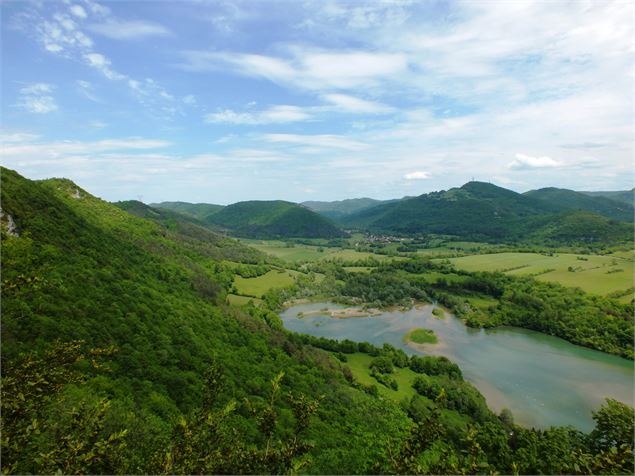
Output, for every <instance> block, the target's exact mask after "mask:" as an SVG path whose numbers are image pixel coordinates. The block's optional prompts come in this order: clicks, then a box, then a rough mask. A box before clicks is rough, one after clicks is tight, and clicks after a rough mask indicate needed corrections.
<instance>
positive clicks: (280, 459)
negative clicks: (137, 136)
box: [1, 169, 410, 474]
mask: <svg viewBox="0 0 635 476" xmlns="http://www.w3.org/2000/svg"><path fill="white" fill-rule="evenodd" d="M1 176H2V189H1V190H2V210H3V214H4V216H5V217H6V216H10V217H11V219H12V220H13V221H14V222H15V224H16V229H15V231H12V232H11V233H10V234H9V233H7V229H6V226H5V225H6V222H5V224H4V225H3V227H2V252H3V256H2V261H3V276H2V279H3V286H2V344H3V345H2V362H3V366H2V373H3V395H2V418H3V420H2V421H3V427H2V428H3V432H2V456H3V458H2V469H3V472H10V473H11V472H14V473H40V474H42V473H45V474H46V473H49V474H52V473H55V472H57V471H58V470H59V471H60V472H65V473H69V472H70V473H84V474H95V473H105V474H112V473H123V474H139V473H151V474H158V473H160V474H166V473H167V474H172V473H179V474H191V473H233V474H236V473H280V472H288V471H291V467H292V461H294V462H295V463H293V464H296V463H298V462H299V461H301V458H299V456H300V455H301V454H302V453H304V452H306V451H307V450H308V449H310V448H312V447H314V448H315V449H314V450H312V458H311V464H312V466H311V467H310V468H311V469H309V471H310V472H313V473H335V472H344V473H352V472H364V471H366V472H372V468H373V464H375V463H377V462H379V461H382V460H383V459H384V458H385V454H386V451H387V445H388V444H389V441H390V440H389V438H388V437H387V435H389V434H393V435H395V436H396V435H399V434H403V432H404V431H406V429H407V428H408V426H409V424H410V423H409V420H408V419H407V417H406V415H405V414H404V413H403V412H402V411H400V410H399V409H398V407H397V406H395V405H388V406H387V405H386V404H385V403H384V402H381V401H380V400H378V399H376V398H374V397H372V396H370V395H367V394H366V393H364V392H361V391H358V390H355V389H353V388H351V387H350V386H349V385H348V384H346V382H345V380H344V378H343V376H342V373H341V371H340V370H339V369H338V368H336V367H334V366H333V365H332V364H331V360H330V359H329V358H328V357H327V356H326V355H325V354H324V352H322V351H317V350H315V349H313V348H311V347H308V346H303V345H302V344H298V343H294V342H292V341H290V340H289V338H288V337H287V336H286V334H285V333H283V332H281V331H279V330H276V329H275V326H274V327H271V326H270V325H268V324H267V322H272V323H273V322H274V321H272V320H271V317H270V316H269V315H268V314H267V312H266V311H258V310H256V309H251V313H250V314H247V313H244V312H242V311H239V310H237V309H235V308H229V307H227V306H225V305H224V304H223V302H224V299H225V298H224V296H225V295H226V292H227V289H228V288H229V287H230V286H231V282H232V279H233V275H231V274H229V273H228V270H227V269H225V268H224V267H223V266H222V265H221V264H220V262H219V261H217V260H216V259H213V260H210V259H209V257H208V256H206V255H205V254H204V253H200V254H199V253H197V252H195V251H193V250H192V249H188V248H185V247H183V246H182V244H181V243H180V241H179V239H178V235H172V234H170V233H166V230H165V228H164V227H163V226H162V225H159V224H157V223H154V222H151V221H148V220H144V219H140V218H137V217H135V216H133V215H131V214H128V213H126V212H124V211H123V210H121V209H119V208H117V207H115V206H113V205H111V204H109V203H107V202H104V201H102V200H99V199H97V198H95V197H93V196H91V195H90V194H88V193H86V192H85V191H84V190H82V189H80V188H79V187H77V186H76V185H75V184H73V183H72V182H70V181H68V180H58V179H54V180H46V181H41V182H35V181H30V180H26V179H24V178H22V177H20V176H19V175H18V174H17V173H15V172H13V171H10V170H7V169H1ZM237 246H238V245H237ZM232 256H233V254H232ZM76 340H81V341H82V343H81V344H74V343H73V344H68V345H67V344H64V345H60V344H56V342H60V341H61V342H64V343H68V342H71V341H76ZM111 346H112V348H113V351H114V353H112V351H105V350H104V351H91V349H97V348H109V347H111ZM34 351H35V352H36V354H32V355H31V356H30V357H27V354H26V353H27V352H34ZM46 352H48V353H46ZM91 352H92V354H91ZM111 353H112V355H111V356H109V357H108V359H107V360H109V361H110V362H109V363H106V364H101V365H98V364H97V361H99V360H100V358H99V355H107V354H111ZM38 356H41V357H42V359H40V357H38ZM25 359H26V360H25ZM91 359H93V362H94V363H95V365H94V366H93V365H91V364H90V362H91ZM75 362H77V364H74V363H75ZM103 365H105V367H104V366H103ZM210 371H212V373H211V374H210V373H209V372H210ZM38 372H42V373H41V374H39V373H38ZM280 372H284V374H283V376H282V377H281V380H279V386H280V390H279V391H278V392H277V395H278V396H277V397H276V399H275V400H272V401H271V405H272V406H270V405H269V404H268V403H267V402H268V401H269V395H270V394H271V389H272V386H271V383H270V382H271V380H272V379H274V378H275V377H276V376H277V375H279V374H280ZM221 374H222V377H221ZM38 375H41V378H40V377H38ZM206 375H207V376H206ZM221 381H222V382H223V383H222V384H221ZM9 388H10V389H12V390H11V393H5V392H4V391H5V390H6V389H9ZM205 388H207V389H208V391H209V392H212V393H205V391H204V389H205ZM289 392H291V395H292V396H291V397H288V396H287V394H288V393H289ZM20 395H22V398H23V399H22V400H21V399H20V398H19V396H20ZM206 395H207V396H206ZM25 396H26V397H25ZM24 398H26V400H24ZM293 398H295V400H294V399H293ZM302 398H306V400H298V399H302ZM245 399H249V401H250V402H251V403H249V402H247V401H246V400H245ZM318 400H321V402H322V403H320V407H319V410H318V413H316V415H315V416H314V417H313V418H312V419H311V427H310V430H308V433H306V431H305V433H306V435H303V436H302V438H307V439H308V440H309V441H311V442H312V444H311V445H308V446H307V445H304V442H303V441H304V440H303V439H301V440H297V441H296V443H293V441H294V440H293V439H294V438H295V437H294V430H293V428H294V425H295V423H293V422H294V421H295V420H294V412H295V414H296V415H300V414H301V412H302V411H303V410H302V408H304V407H302V405H304V403H302V402H305V403H307V404H308V403H310V402H313V401H318ZM104 402H105V403H104ZM232 402H234V403H232ZM294 402H295V403H294ZM305 407H306V406H305ZM71 408H72V409H71ZM268 408H269V409H268ZM252 410H253V411H254V412H255V415H253V414H252ZM272 412H273V413H272ZM298 412H300V413H298ZM368 414H372V415H373V421H369V420H368V419H367V418H366V415H368ZM263 415H264V416H263ZM307 415H310V413H308V414H307ZM265 416H266V418H267V421H268V422H270V424H272V425H273V426H271V427H268V428H270V429H266V430H262V431H261V430H260V429H262V428H263V427H262V426H261V424H260V423H258V422H261V421H263V420H262V419H263V418H265ZM212 418H214V419H215V420H212ZM221 418H222V420H221ZM307 418H308V416H307ZM206 421H207V422H210V423H211V422H212V421H214V425H215V426H213V427H210V426H207V423H205V422H206ZM305 423H308V421H306V422H305ZM303 424H304V423H303ZM29 425H38V426H37V428H36V431H37V433H36V434H34V433H33V432H32V431H31V430H30V429H29V428H30V426H29ZM263 431H264V434H263ZM190 432H194V434H193V436H192V435H190V436H188V435H189V434H190ZM197 432H200V433H197ZM372 434H374V435H376V436H375V437H374V438H373V440H374V441H375V445H374V447H373V449H372V450H370V451H368V448H367V438H368V435H372ZM36 435H37V436H36ZM382 435H384V436H382ZM122 438H125V445H123V446H122V445H120V444H119V441H120V439H122ZM300 443H301V444H302V445H304V446H297V445H299V444H300ZM294 445H295V446H294ZM265 447H267V448H270V452H269V453H268V455H267V456H266V457H265V451H264V448H265ZM344 447H346V448H347V452H346V453H342V451H341V448H344ZM209 448H211V449H209ZM260 449H262V451H261V450H260ZM42 454H44V455H47V456H40V455H42ZM192 454H193V455H194V458H199V457H200V458H202V459H200V460H197V459H192V460H190V459H188V458H189V457H188V456H187V455H192ZM210 458H211V459H210Z"/></svg>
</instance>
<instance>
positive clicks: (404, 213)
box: [347, 182, 556, 240]
mask: <svg viewBox="0 0 635 476" xmlns="http://www.w3.org/2000/svg"><path fill="white" fill-rule="evenodd" d="M555 211H556V209H555V207H553V206H551V205H549V204H545V203H544V202H541V201H539V200H534V199H531V198H528V197H524V196H523V195H521V194H518V193H516V192H512V191H511V190H506V189H504V188H501V187H497V186H496V185H492V184H488V183H483V182H469V183H467V184H465V185H463V186H462V187H461V188H453V189H450V190H448V191H442V192H432V193H428V194H424V195H421V196H419V197H415V198H410V199H406V200H401V201H399V202H394V203H389V204H385V205H379V206H377V207H374V208H371V209H369V210H365V211H361V212H359V213H356V214H353V215H351V216H350V217H349V218H348V219H347V223H348V225H349V226H358V227H361V228H368V229H370V230H376V231H385V232H394V233H402V234H417V233H435V234H444V235H455V236H460V237H463V238H469V239H474V240H478V239H486V240H503V239H507V238H515V237H517V236H518V235H519V233H518V228H517V227H518V224H519V223H522V221H523V220H524V219H525V218H526V217H529V216H536V215H543V214H547V213H553V212H555Z"/></svg>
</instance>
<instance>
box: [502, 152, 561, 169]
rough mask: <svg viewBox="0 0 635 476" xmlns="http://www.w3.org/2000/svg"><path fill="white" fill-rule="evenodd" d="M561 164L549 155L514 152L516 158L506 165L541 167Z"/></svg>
mask: <svg viewBox="0 0 635 476" xmlns="http://www.w3.org/2000/svg"><path fill="white" fill-rule="evenodd" d="M561 166H562V163H561V162H558V161H557V160H554V159H552V158H551V157H547V156H543V157H532V156H530V155H525V154H516V158H515V159H514V160H513V161H512V162H510V163H509V165H508V167H509V168H510V169H543V168H553V167H561Z"/></svg>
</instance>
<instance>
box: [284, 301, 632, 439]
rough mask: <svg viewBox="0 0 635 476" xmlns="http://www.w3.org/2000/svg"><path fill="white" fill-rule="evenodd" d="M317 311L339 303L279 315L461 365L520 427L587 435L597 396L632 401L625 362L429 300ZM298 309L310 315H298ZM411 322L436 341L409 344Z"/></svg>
mask: <svg viewBox="0 0 635 476" xmlns="http://www.w3.org/2000/svg"><path fill="white" fill-rule="evenodd" d="M324 308H330V309H336V308H342V306H338V305H336V304H333V303H325V302H321V303H311V304H301V305H297V306H293V307H290V308H288V309H286V310H285V311H283V312H282V313H281V315H280V317H281V318H282V320H283V323H284V326H285V327H286V328H287V329H289V330H292V331H295V332H300V333H305V334H310V335H313V336H319V337H329V338H333V339H340V340H342V339H350V340H353V341H357V342H363V341H366V342H370V343H371V344H374V345H377V346H381V345H383V344H384V343H385V342H387V343H389V344H392V345H393V346H395V347H396V348H399V349H402V350H404V351H405V352H406V353H408V354H428V355H443V356H446V357H448V358H449V359H450V360H452V361H453V362H455V363H457V364H458V365H459V366H460V367H461V370H462V371H463V374H464V376H465V378H466V380H469V381H470V382H472V383H473V384H474V385H475V386H476V387H477V388H478V389H479V390H480V392H481V393H482V394H483V395H484V396H485V398H486V399H487V403H488V405H489V407H490V408H491V409H492V410H494V411H496V412H499V411H500V410H501V409H503V408H509V409H510V410H511V411H512V412H513V414H514V419H515V421H516V422H517V423H519V424H521V425H523V426H527V427H532V426H533V427H537V428H545V427H548V426H551V425H558V426H560V425H572V426H574V427H576V428H578V429H580V430H582V431H585V432H588V431H590V430H591V429H593V426H594V422H593V420H592V418H591V412H592V411H595V410H597V409H599V407H600V405H601V404H602V403H603V402H604V399H605V398H614V399H616V400H620V401H622V402H625V403H628V404H629V405H631V406H632V405H633V362H632V361H629V360H626V359H623V358H620V357H616V356H613V355H609V354H605V353H603V352H599V351H595V350H591V349H587V348H584V347H580V346H577V345H573V344H571V343H569V342H567V341H565V340H562V339H560V338H557V337H553V336H548V335H545V334H541V333H539V332H534V331H530V330H526V329H520V328H514V327H505V328H498V329H493V330H478V329H471V328H469V327H466V326H465V325H464V324H463V322H462V321H461V320H459V319H457V318H456V317H454V316H453V315H451V314H450V313H448V312H446V313H445V316H446V317H445V318H444V319H439V318H437V317H435V316H433V315H432V309H433V306H432V305H425V306H418V307H417V308H412V309H410V310H408V311H386V312H383V313H382V314H381V315H377V316H373V317H356V318H348V319H336V318H331V317H330V316H329V315H327V314H326V313H320V312H319V311H320V310H321V309H324ZM300 312H302V313H310V315H308V316H305V317H302V318H298V313H300ZM316 312H317V314H316ZM414 327H424V328H427V329H432V330H434V333H435V334H436V335H437V337H438V338H439V343H438V344H434V345H430V344H427V345H425V347H424V349H423V352H422V351H420V350H417V349H413V348H411V347H409V346H408V345H407V344H405V343H404V340H403V336H404V334H405V333H406V332H407V331H408V330H410V329H412V328H414Z"/></svg>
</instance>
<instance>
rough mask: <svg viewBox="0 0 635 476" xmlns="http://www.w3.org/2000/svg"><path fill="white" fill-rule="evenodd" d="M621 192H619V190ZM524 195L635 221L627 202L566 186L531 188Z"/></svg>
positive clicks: (558, 204) (574, 208)
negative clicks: (565, 187) (566, 187)
mask: <svg viewBox="0 0 635 476" xmlns="http://www.w3.org/2000/svg"><path fill="white" fill-rule="evenodd" d="M618 193H619V192H618ZM523 195H525V196H526V197H532V198H535V199H538V200H542V201H544V202H547V203H551V204H553V205H556V206H558V207H561V208H563V209H571V210H585V211H589V212H593V213H597V214H598V215H602V216H605V217H608V218H614V219H616V220H621V221H630V222H632V221H633V214H634V213H635V210H634V209H633V205H632V204H629V203H627V202H622V201H619V200H614V199H611V198H607V197H606V196H602V195H587V194H585V193H582V192H575V191H573V190H568V189H564V188H555V187H547V188H541V189H538V190H530V191H529V192H525V193H524V194H523Z"/></svg>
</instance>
